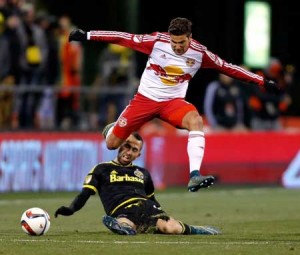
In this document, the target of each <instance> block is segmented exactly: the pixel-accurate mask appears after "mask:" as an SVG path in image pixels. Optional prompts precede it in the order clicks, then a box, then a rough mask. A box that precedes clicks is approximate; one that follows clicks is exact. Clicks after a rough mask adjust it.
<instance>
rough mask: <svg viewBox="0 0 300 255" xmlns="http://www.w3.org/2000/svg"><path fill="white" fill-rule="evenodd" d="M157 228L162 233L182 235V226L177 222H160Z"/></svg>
mask: <svg viewBox="0 0 300 255" xmlns="http://www.w3.org/2000/svg"><path fill="white" fill-rule="evenodd" d="M156 226H157V228H158V229H159V231H160V232H162V233H164V234H180V233H181V226H180V225H178V224H177V222H175V221H173V220H169V221H165V220H158V222H157V224H156Z"/></svg>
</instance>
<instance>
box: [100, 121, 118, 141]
mask: <svg viewBox="0 0 300 255" xmlns="http://www.w3.org/2000/svg"><path fill="white" fill-rule="evenodd" d="M115 123H116V122H112V123H110V124H108V125H106V126H105V127H104V128H103V131H102V135H103V136H104V138H106V136H107V132H108V131H109V130H110V128H111V127H112V126H114V125H115Z"/></svg>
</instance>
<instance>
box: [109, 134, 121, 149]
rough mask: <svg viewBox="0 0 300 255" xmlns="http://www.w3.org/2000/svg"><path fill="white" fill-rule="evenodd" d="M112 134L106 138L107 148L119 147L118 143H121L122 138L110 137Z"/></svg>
mask: <svg viewBox="0 0 300 255" xmlns="http://www.w3.org/2000/svg"><path fill="white" fill-rule="evenodd" d="M111 137H112V135H110V136H109V137H107V138H106V147H107V149H109V150H115V149H117V148H119V147H120V145H121V144H122V142H123V140H121V139H113V138H111Z"/></svg>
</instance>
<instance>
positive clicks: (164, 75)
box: [147, 64, 192, 86]
mask: <svg viewBox="0 0 300 255" xmlns="http://www.w3.org/2000/svg"><path fill="white" fill-rule="evenodd" d="M147 69H148V70H153V71H154V74H155V75H157V76H159V77H160V80H161V82H162V83H164V84H165V85H168V86H173V85H177V84H178V83H183V82H184V81H189V80H190V79H192V76H191V75H190V74H188V73H184V71H183V70H182V69H181V68H179V67H178V66H165V67H164V68H163V67H161V66H160V65H156V64H150V66H148V67H147Z"/></svg>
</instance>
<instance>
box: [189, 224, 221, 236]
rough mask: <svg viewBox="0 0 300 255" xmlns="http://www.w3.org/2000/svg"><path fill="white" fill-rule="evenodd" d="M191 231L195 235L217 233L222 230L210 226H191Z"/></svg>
mask: <svg viewBox="0 0 300 255" xmlns="http://www.w3.org/2000/svg"><path fill="white" fill-rule="evenodd" d="M191 228H192V233H193V234H195V235H219V234H222V232H221V231H220V230H219V229H217V228H215V227H211V226H191Z"/></svg>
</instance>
